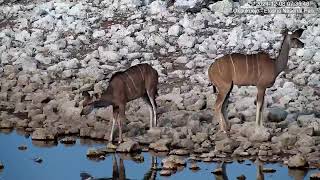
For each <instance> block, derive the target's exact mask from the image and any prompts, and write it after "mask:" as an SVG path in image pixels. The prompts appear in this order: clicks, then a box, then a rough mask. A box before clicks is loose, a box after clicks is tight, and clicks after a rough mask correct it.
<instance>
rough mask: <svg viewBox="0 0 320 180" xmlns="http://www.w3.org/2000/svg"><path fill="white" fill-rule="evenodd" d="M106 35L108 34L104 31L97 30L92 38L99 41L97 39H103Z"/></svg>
mask: <svg viewBox="0 0 320 180" xmlns="http://www.w3.org/2000/svg"><path fill="white" fill-rule="evenodd" d="M105 34H106V32H105V31H104V30H96V31H94V32H93V34H92V37H93V38H94V39H97V38H100V37H103V36H104V35H105Z"/></svg>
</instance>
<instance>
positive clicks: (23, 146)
mask: <svg viewBox="0 0 320 180" xmlns="http://www.w3.org/2000/svg"><path fill="white" fill-rule="evenodd" d="M18 149H19V150H21V151H24V150H27V146H26V145H24V144H23V145H20V146H19V147H18Z"/></svg>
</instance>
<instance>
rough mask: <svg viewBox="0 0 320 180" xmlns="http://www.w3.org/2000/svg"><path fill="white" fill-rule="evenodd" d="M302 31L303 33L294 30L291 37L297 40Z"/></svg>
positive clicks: (301, 30)
mask: <svg viewBox="0 0 320 180" xmlns="http://www.w3.org/2000/svg"><path fill="white" fill-rule="evenodd" d="M303 31H304V29H298V30H295V31H294V32H293V36H294V37H295V38H299V37H300V36H301V35H302V33H303Z"/></svg>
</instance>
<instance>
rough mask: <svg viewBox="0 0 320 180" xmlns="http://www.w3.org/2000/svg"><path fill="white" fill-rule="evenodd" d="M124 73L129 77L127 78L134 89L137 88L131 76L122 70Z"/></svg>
mask: <svg viewBox="0 0 320 180" xmlns="http://www.w3.org/2000/svg"><path fill="white" fill-rule="evenodd" d="M124 73H125V74H126V75H127V76H128V77H129V79H130V80H131V82H132V84H133V86H134V88H135V89H136V90H138V89H137V87H136V84H135V83H134V81H133V79H132V78H131V76H130V75H129V74H128V73H127V72H124Z"/></svg>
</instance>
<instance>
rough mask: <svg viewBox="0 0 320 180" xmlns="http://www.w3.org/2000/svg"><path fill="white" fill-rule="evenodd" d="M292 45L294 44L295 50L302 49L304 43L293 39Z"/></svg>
mask: <svg viewBox="0 0 320 180" xmlns="http://www.w3.org/2000/svg"><path fill="white" fill-rule="evenodd" d="M293 44H294V45H293V46H294V47H295V48H303V47H304V43H303V42H301V41H300V40H299V39H298V38H294V39H293Z"/></svg>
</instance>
